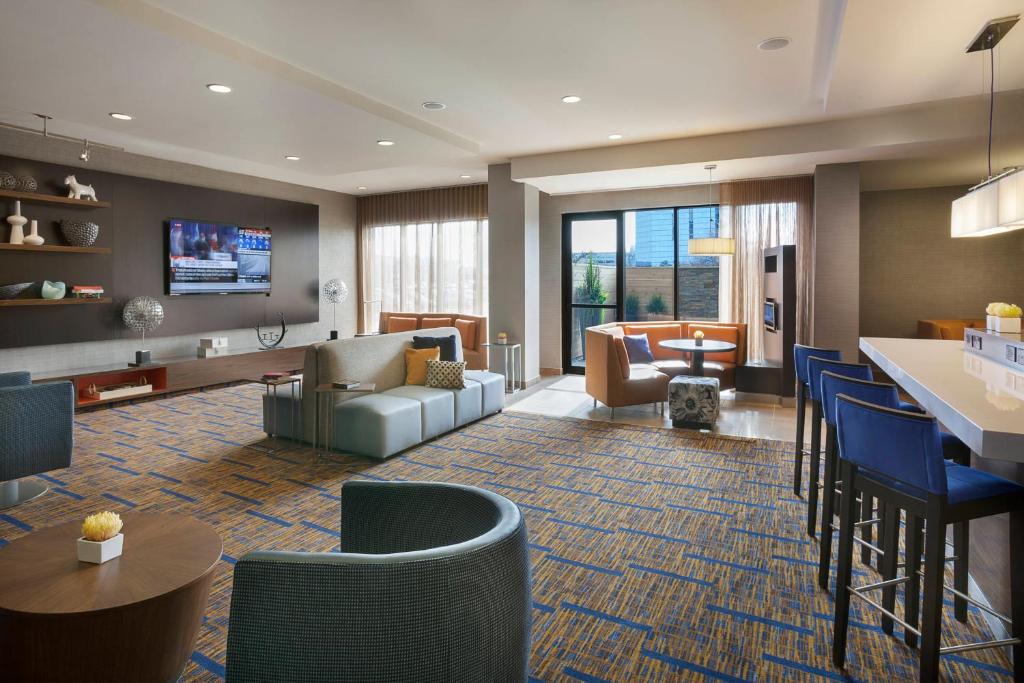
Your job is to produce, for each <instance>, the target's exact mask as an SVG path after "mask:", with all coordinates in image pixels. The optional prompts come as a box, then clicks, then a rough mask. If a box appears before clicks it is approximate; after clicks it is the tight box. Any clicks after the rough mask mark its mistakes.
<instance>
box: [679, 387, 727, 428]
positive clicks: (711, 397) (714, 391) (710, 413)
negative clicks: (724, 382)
mask: <svg viewBox="0 0 1024 683" xmlns="http://www.w3.org/2000/svg"><path fill="white" fill-rule="evenodd" d="M668 410H669V415H670V416H671V417H672V426H673V427H690V428H692V429H700V428H705V429H707V428H711V427H713V426H714V424H715V420H717V419H718V378H717V377H694V376H692V375H678V376H676V377H673V378H672V381H670V382H669V383H668Z"/></svg>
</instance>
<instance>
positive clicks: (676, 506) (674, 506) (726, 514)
mask: <svg viewBox="0 0 1024 683" xmlns="http://www.w3.org/2000/svg"><path fill="white" fill-rule="evenodd" d="M665 506H666V507H669V508H672V509H673V510H687V511H689V512H696V513H699V514H702V515H715V516H716V517H729V518H732V517H735V516H736V514H735V513H733V512H720V511H718V510H709V509H707V508H699V507H692V506H690V505H679V504H678V503H665Z"/></svg>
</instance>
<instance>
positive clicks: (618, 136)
mask: <svg viewBox="0 0 1024 683" xmlns="http://www.w3.org/2000/svg"><path fill="white" fill-rule="evenodd" d="M608 139H609V140H621V139H622V133H612V134H611V135H609V136H608Z"/></svg>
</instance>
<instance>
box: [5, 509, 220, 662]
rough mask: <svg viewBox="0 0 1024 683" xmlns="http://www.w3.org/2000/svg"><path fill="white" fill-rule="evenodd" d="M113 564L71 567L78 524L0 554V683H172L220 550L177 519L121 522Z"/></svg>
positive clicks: (136, 516)
mask: <svg viewBox="0 0 1024 683" xmlns="http://www.w3.org/2000/svg"><path fill="white" fill-rule="evenodd" d="M122 520H123V521H124V528H123V530H122V533H123V534H124V551H123V552H122V554H121V556H120V557H117V558H114V559H113V560H109V561H107V562H104V563H103V564H90V563H88V562H79V560H78V551H77V544H76V541H77V539H78V538H79V537H80V536H81V535H82V529H81V526H82V523H81V521H80V520H75V521H72V522H66V523H64V524H58V525H57V526H53V527H50V528H48V529H42V530H40V531H33V532H32V533H29V534H27V535H25V536H22V537H21V538H17V539H15V540H13V541H11V543H10V544H9V545H8V546H7V547H6V548H4V549H3V550H0V577H2V581H0V642H2V643H3V644H4V656H3V660H2V661H0V680H4V681H8V680H10V681H101V680H102V681H175V680H177V679H178V677H179V676H180V675H181V672H182V671H183V670H184V668H185V664H187V663H188V660H189V657H190V656H191V655H192V650H193V647H194V645H195V640H196V632H197V631H198V629H199V624H200V622H201V621H202V618H203V613H204V612H205V611H206V601H207V598H208V597H209V594H210V583H211V582H212V580H213V570H214V567H215V566H216V564H217V562H218V560H219V559H220V556H221V552H222V550H223V545H222V543H221V540H220V537H219V536H218V535H217V532H215V531H214V530H213V527H211V526H210V525H209V524H206V523H205V522H200V521H199V520H196V519H192V518H191V517H185V516H182V515H172V514H164V513H141V512H140V513H133V512H129V513H127V514H124V515H122Z"/></svg>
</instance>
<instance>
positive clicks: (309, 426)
mask: <svg viewBox="0 0 1024 683" xmlns="http://www.w3.org/2000/svg"><path fill="white" fill-rule="evenodd" d="M448 335H455V336H456V338H457V339H459V342H460V343H458V344H456V345H455V346H456V348H457V349H458V353H459V354H460V355H461V352H462V345H461V338H459V331H458V330H457V329H455V328H454V327H438V328H434V329H429V330H416V331H412V332H398V333H394V334H383V335H378V336H373V337H356V338H354V339H337V340H334V341H327V342H320V343H317V344H313V345H311V346H310V347H309V348H308V349H306V358H305V363H304V366H303V372H302V374H303V382H302V396H301V399H299V400H300V401H301V409H300V410H299V412H300V415H301V419H300V420H298V421H297V422H298V425H296V431H297V433H295V434H293V433H292V420H290V419H289V418H288V416H290V415H292V412H291V411H292V410H293V409H294V408H295V406H294V404H293V403H292V399H291V397H290V395H285V394H284V393H282V394H281V395H280V396H278V397H277V399H276V400H277V402H278V404H277V416H278V421H279V423H280V427H279V430H278V434H279V435H280V436H283V437H287V438H293V439H300V440H302V441H306V442H312V441H313V425H314V419H313V418H314V411H315V410H316V394H315V392H314V391H313V389H314V387H315V386H316V385H317V384H323V383H327V382H332V381H336V380H341V379H354V380H357V381H359V382H363V383H370V382H372V383H375V384H376V385H377V386H376V390H375V392H374V393H372V394H339V395H336V397H335V405H334V408H333V410H330V406H329V404H330V399H329V398H328V397H322V398H321V406H320V407H321V412H320V434H319V438H318V441H320V440H322V439H323V436H324V425H325V422H324V421H325V420H328V419H330V420H332V423H331V431H332V434H331V447H332V448H335V449H337V450H340V451H344V452H346V453H355V454H357V455H365V456H368V457H371V458H380V459H384V458H387V457H389V456H391V455H394V454H395V453H398V452H399V451H403V450H405V449H406V448H410V447H411V446H415V445H416V444H419V443H421V442H423V441H426V440H428V439H432V438H434V437H436V436H439V435H441V434H444V433H445V432H448V431H451V430H453V429H455V428H456V427H460V426H462V425H464V424H467V423H469V422H472V421H474V420H478V419H480V418H481V417H485V416H487V415H491V414H493V413H497V412H499V411H501V409H502V408H503V407H504V405H505V380H504V378H503V377H502V376H501V375H499V374H496V373H493V372H487V371H486V370H467V371H466V387H465V388H464V389H460V390H453V389H434V388H432V387H425V386H407V385H406V384H405V349H407V348H409V347H410V346H411V344H412V338H413V337H414V336H430V337H446V336H448ZM273 400H275V399H274V398H273V397H264V400H263V424H264V425H271V424H273V420H272V417H271V413H272V403H271V402H272V401H273Z"/></svg>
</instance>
